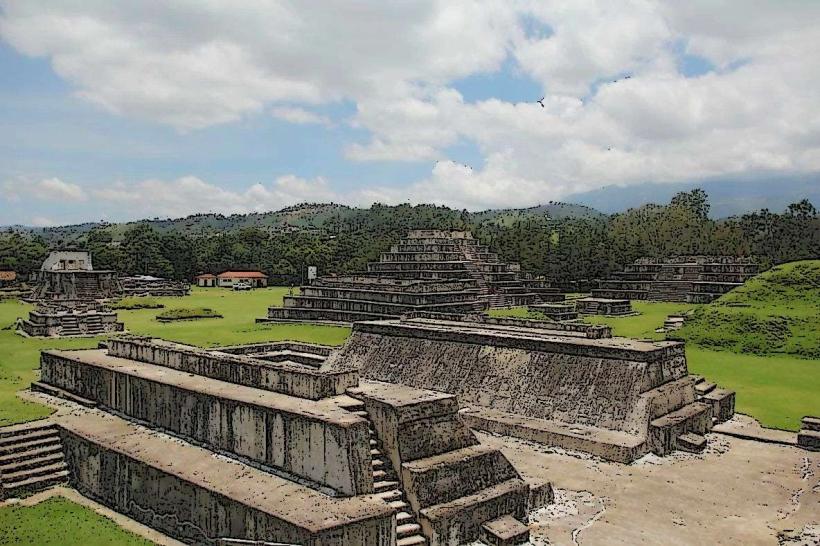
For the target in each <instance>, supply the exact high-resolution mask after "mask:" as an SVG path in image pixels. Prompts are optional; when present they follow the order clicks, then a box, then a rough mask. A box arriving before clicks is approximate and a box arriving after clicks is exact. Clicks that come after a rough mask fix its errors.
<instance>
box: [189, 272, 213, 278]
mask: <svg viewBox="0 0 820 546" xmlns="http://www.w3.org/2000/svg"><path fill="white" fill-rule="evenodd" d="M194 278H195V279H215V278H216V275H213V274H211V273H203V274H202V275H197V276H196V277H194Z"/></svg>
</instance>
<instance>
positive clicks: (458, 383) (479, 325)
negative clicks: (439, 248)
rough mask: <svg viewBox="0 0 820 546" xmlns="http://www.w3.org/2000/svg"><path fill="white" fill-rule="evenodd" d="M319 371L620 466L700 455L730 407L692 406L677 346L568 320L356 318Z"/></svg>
mask: <svg viewBox="0 0 820 546" xmlns="http://www.w3.org/2000/svg"><path fill="white" fill-rule="evenodd" d="M322 369H323V370H327V371H328V372H330V371H335V372H342V371H358V372H359V373H360V374H361V376H362V378H364V379H368V380H374V381H383V382H387V383H393V384H399V385H406V386H408V387H413V388H420V389H432V390H435V391H440V392H446V393H450V394H454V395H456V396H458V398H459V400H460V401H461V403H462V404H464V405H465V407H464V409H462V410H461V415H462V417H463V418H464V419H465V421H466V422H467V424H468V425H469V426H470V427H471V428H475V429H480V430H485V431H489V432H493V433H498V434H504V435H510V436H516V437H519V438H524V439H527V440H532V441H536V442H540V443H544V444H549V445H553V446H558V447H561V448H565V449H571V450H576V451H584V452H588V453H591V454H594V455H597V456H599V457H602V458H605V459H609V460H613V461H619V462H630V461H633V460H635V459H636V458H638V457H641V456H642V455H644V454H646V453H649V452H653V453H656V454H658V455H664V454H667V453H669V452H670V451H672V450H675V449H681V450H686V451H699V450H702V449H703V447H704V446H705V439H704V436H703V435H704V434H705V433H706V432H708V431H709V430H710V429H711V428H712V424H713V422H714V420H717V421H724V420H726V419H728V418H729V417H731V415H732V413H733V411H734V393H732V392H730V391H726V390H722V389H719V390H714V389H713V391H712V392H710V393H709V397H708V398H703V399H700V398H701V396H700V395H699V394H698V392H697V391H696V388H695V381H696V379H695V378H693V377H691V376H689V375H688V372H687V367H686V357H685V355H684V346H683V343H680V342H674V341H659V342H648V341H636V340H631V339H627V338H616V337H612V336H611V333H610V331H609V329H608V328H606V327H602V326H589V325H584V324H578V323H571V322H564V323H556V322H539V321H530V320H517V319H489V318H484V319H480V320H474V319H470V318H460V317H457V316H446V317H441V316H435V315H432V314H423V313H422V314H418V315H415V316H409V317H405V318H403V319H400V320H383V321H372V322H360V323H356V324H355V325H354V327H353V333H352V335H351V337H350V339H349V340H348V342H347V343H346V344H345V345H344V347H343V348H342V349H341V350H340V351H338V352H336V353H334V354H332V355H331V356H330V357H328V359H327V361H326V362H325V364H324V365H323V367H322ZM712 387H714V385H712Z"/></svg>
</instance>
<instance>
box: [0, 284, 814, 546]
mask: <svg viewBox="0 0 820 546" xmlns="http://www.w3.org/2000/svg"><path fill="white" fill-rule="evenodd" d="M287 292H288V289H287V288H278V287H274V288H268V289H262V290H254V291H249V292H234V291H230V290H225V289H202V288H194V289H193V291H192V293H191V295H190V296H188V297H184V298H156V300H157V301H158V302H159V303H162V304H163V305H165V309H139V310H120V311H119V317H120V320H122V321H123V322H125V324H126V328H127V329H128V331H129V332H131V333H135V334H144V335H151V336H157V337H162V338H165V339H169V340H174V341H179V342H182V343H190V344H194V345H200V346H218V345H228V344H238V343H250V342H256V341H265V340H284V339H292V340H299V341H306V342H314V343H323V344H329V345H339V344H341V343H343V342H344V340H345V339H346V338H347V336H348V334H349V329H348V328H344V327H334V326H319V325H307V324H256V323H255V322H254V319H255V318H256V317H261V316H264V315H265V313H266V310H267V307H268V306H270V305H281V301H282V297H283V296H284V295H286V294H287ZM195 307H206V308H210V309H213V310H214V311H216V312H218V313H219V314H221V315H222V316H223V318H213V319H203V320H192V321H179V322H172V323H161V322H159V321H157V320H156V316H157V315H158V314H159V313H161V312H163V311H164V310H167V309H175V308H195ZM634 307H635V309H636V310H637V311H638V312H639V313H640V314H639V315H637V316H632V317H623V318H608V317H593V318H591V319H590V320H592V321H595V322H603V323H607V324H610V325H611V326H612V327H613V329H614V333H615V334H616V335H625V336H629V337H637V338H652V339H661V338H663V334H659V333H656V332H655V329H656V328H658V327H659V326H660V325H661V324H662V323H663V319H664V318H665V317H666V316H667V315H668V314H671V313H677V312H682V311H685V310H687V309H689V308H691V307H692V306H688V305H686V304H665V303H644V302H636V303H635V305H634ZM30 309H31V306H30V305H26V304H21V303H19V302H17V301H3V302H0V426H3V425H9V424H13V423H18V422H24V421H29V420H33V419H38V418H41V417H45V416H47V415H48V414H49V413H50V412H51V410H50V409H48V408H46V407H45V406H41V405H39V404H34V403H30V402H25V401H23V400H21V399H20V398H18V397H17V396H16V395H15V393H16V392H17V391H19V390H21V389H25V388H26V387H27V386H28V385H29V384H30V383H31V381H32V380H34V379H35V378H36V368H37V367H38V359H39V352H40V350H42V349H46V348H61V349H71V348H87V347H94V346H96V344H97V343H98V342H99V341H100V340H101V339H103V338H102V337H100V338H83V339H67V340H58V339H55V340H51V339H48V340H40V339H28V338H24V337H21V336H19V335H17V334H16V333H15V332H14V330H13V324H14V321H15V319H16V318H17V317H23V316H26V315H27V313H28V311H29V310H30ZM494 314H505V315H513V316H521V315H523V314H526V310H524V309H511V310H503V311H498V312H494ZM687 359H688V364H689V370H690V372H692V373H697V374H702V375H704V376H705V377H707V378H708V379H710V380H711V381H714V382H716V383H718V384H720V385H721V386H724V387H727V388H730V389H734V390H736V391H737V411H739V412H741V413H745V414H748V415H751V416H753V417H755V418H756V419H758V420H760V421H761V422H762V423H763V424H764V425H765V426H770V427H778V428H784V429H789V430H796V428H797V427H798V424H799V420H800V417H801V416H803V415H807V414H814V415H817V414H820V397H818V396H817V393H818V392H820V360H816V359H804V358H799V357H796V356H792V355H768V356H756V355H746V354H738V353H734V352H730V351H718V350H714V349H707V348H702V347H698V346H695V345H693V344H688V346H687ZM486 439H487V440H488V441H490V442H498V443H499V444H501V445H502V447H503V448H504V450H505V452H507V454H508V456H509V457H510V458H511V459H512V460H513V461H514V462H515V463H516V466H517V467H520V470H521V472H522V473H524V474H530V473H532V474H539V475H541V476H547V477H549V478H550V479H552V480H554V482H555V486H556V487H557V488H558V489H559V496H558V501H559V502H558V504H556V505H555V507H554V508H553V509H551V511H550V512H548V513H544V514H542V517H543V519H542V520H536V521H534V522H533V524H532V527H533V530H534V533H533V542H534V543H535V544H546V543H547V542H546V540H547V539H549V540H550V541H551V543H552V544H564V543H566V544H576V543H580V542H583V543H587V544H603V543H622V544H635V543H641V542H646V543H657V542H658V539H659V538H660V537H663V538H664V539H665V540H664V541H665V542H666V543H670V544H671V543H676V542H675V541H676V540H678V542H677V543H680V544H689V543H693V542H692V541H693V540H695V541H702V540H707V539H709V540H708V542H709V543H747V544H757V543H773V542H774V541H775V540H774V537H775V535H776V533H777V532H778V531H779V530H782V529H785V527H784V526H788V525H792V527H794V526H797V525H798V524H799V523H800V522H801V521H804V520H806V521H808V520H807V516H806V511H807V510H808V509H807V508H806V506H807V504H806V503H807V502H808V503H809V504H808V506H810V505H811V504H810V503H811V502H813V503H815V504H814V506H815V508H814V516H813V517H814V519H815V520H816V519H817V513H816V506H817V504H816V503H817V502H818V499H817V490H818V489H820V485H818V484H817V477H818V476H820V470H819V469H818V455H817V454H811V453H807V452H803V451H800V450H797V449H795V448H791V447H785V446H767V445H762V444H759V443H755V442H746V441H742V440H735V439H728V438H725V437H722V436H717V435H713V437H712V438H710V440H711V445H713V446H715V447H710V448H709V450H708V451H707V452H706V453H705V454H703V455H700V456H689V455H686V456H677V455H676V456H673V457H671V458H666V459H659V460H656V461H654V463H653V464H648V463H642V464H640V465H637V466H636V465H630V466H624V465H617V464H612V463H605V462H601V461H596V460H594V459H589V458H584V457H576V456H569V455H565V454H560V453H556V452H554V451H551V450H549V449H547V448H544V447H543V446H536V445H530V444H526V443H522V442H518V441H516V440H514V439H501V438H494V437H490V436H486ZM721 446H722V447H721ZM667 471H668V472H667ZM806 476H808V477H806ZM812 480H813V481H812ZM760 484H762V485H760ZM812 495H814V496H813V497H812ZM727 496H728V497H727ZM795 498H797V501H796V504H795V500H794V499H795ZM727 499H728V500H730V501H731V502H727ZM801 499H802V500H801ZM809 514H811V512H809ZM801 518H802V519H801ZM68 520H70V521H71V522H74V523H72V525H71V526H64V525H62V522H63V521H68ZM750 520H751V521H752V522H753V524H752V525H749V524H747V522H748V521H750ZM539 521H541V523H539ZM43 522H60V524H55V525H51V524H45V525H44V524H43ZM593 523H594V526H593ZM0 528H2V529H14V531H13V532H11V534H10V533H9V532H7V533H6V534H5V535H4V534H2V531H0V544H16V545H18V546H19V545H21V544H32V545H34V544H58V543H60V544H92V545H95V546H96V545H104V544H146V543H147V542H145V541H144V540H142V539H139V538H137V537H135V536H133V535H130V534H128V533H126V532H125V531H123V530H122V529H121V528H120V527H119V526H117V525H115V524H113V523H112V522H111V521H110V520H107V519H105V518H104V517H103V516H100V515H98V514H95V513H94V512H92V511H90V510H88V509H86V508H83V507H80V506H77V505H74V504H73V503H71V502H70V501H67V500H62V499H53V500H49V501H44V502H43V503H40V504H37V505H35V506H28V507H23V506H20V507H4V508H2V509H0ZM708 529H714V532H712V531H708ZM12 537H14V538H15V539H19V540H15V541H14V542H9V539H10V538H12ZM89 537H91V538H89ZM670 537H672V538H670ZM724 539H725V540H724ZM730 539H731V540H730ZM21 540H22V541H21ZM55 540H57V541H58V542H55ZM60 541H61V542H60ZM539 541H540V542H539Z"/></svg>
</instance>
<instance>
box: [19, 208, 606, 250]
mask: <svg viewBox="0 0 820 546" xmlns="http://www.w3.org/2000/svg"><path fill="white" fill-rule="evenodd" d="M362 210H367V209H361V208H356V207H350V206H347V205H339V204H336V203H305V204H301V205H294V206H290V207H286V208H284V209H281V210H278V211H271V212H254V213H248V214H232V215H228V216H226V215H223V214H215V213H204V214H192V215H190V216H186V217H184V218H173V219H160V218H154V219H145V220H137V221H132V222H121V223H107V222H85V223H82V224H73V225H66V226H55V227H30V226H10V227H12V228H13V229H17V230H20V231H24V232H29V233H34V234H37V235H40V236H42V237H43V238H44V239H45V240H46V241H47V242H52V241H60V242H62V243H63V244H71V243H72V242H74V241H77V240H78V239H80V238H82V237H83V236H84V235H85V234H86V233H88V232H89V231H91V230H92V229H94V228H96V227H100V226H102V227H106V228H107V229H108V231H110V232H111V234H112V236H113V238H114V240H118V239H119V238H120V237H121V236H122V234H123V233H125V231H126V230H128V229H129V228H130V227H133V226H135V225H137V224H142V223H147V224H149V225H150V226H151V227H153V228H154V229H155V230H157V231H158V232H160V233H178V234H180V235H187V236H206V235H210V234H216V233H225V232H230V231H234V230H239V229H243V228H260V229H266V230H270V231H278V232H281V231H304V230H308V231H309V230H321V229H324V228H325V227H326V226H327V225H328V224H329V223H331V222H335V223H344V222H345V221H346V220H349V219H351V218H352V217H353V216H354V215H356V214H357V213H358V212H360V211H362ZM450 210H453V209H450ZM544 214H549V215H550V216H552V217H553V218H555V219H564V218H573V217H578V218H602V217H605V216H606V215H605V214H602V213H601V212H598V211H597V210H594V209H592V208H590V207H587V206H584V205H575V204H571V203H561V202H550V203H547V204H545V205H537V206H534V207H528V208H522V209H497V210H485V211H481V212H476V213H471V217H472V219H473V220H474V221H476V222H494V223H499V224H509V223H511V222H514V221H515V220H521V219H524V218H526V217H528V216H543V215H544Z"/></svg>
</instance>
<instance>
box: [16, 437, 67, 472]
mask: <svg viewBox="0 0 820 546" xmlns="http://www.w3.org/2000/svg"><path fill="white" fill-rule="evenodd" d="M53 453H59V454H60V456H62V454H63V446H62V445H61V444H60V443H59V442H57V443H53V444H48V445H45V446H42V447H37V448H34V449H29V450H27V451H17V452H15V453H9V454H8V455H0V465H3V466H5V465H9V464H12V463H16V462H19V461H26V460H28V459H31V458H34V457H44V456H46V455H50V454H53Z"/></svg>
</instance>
